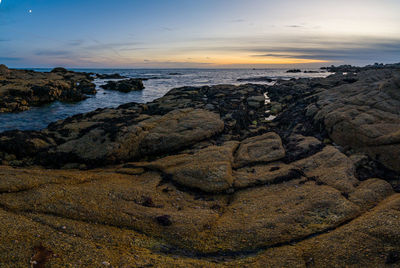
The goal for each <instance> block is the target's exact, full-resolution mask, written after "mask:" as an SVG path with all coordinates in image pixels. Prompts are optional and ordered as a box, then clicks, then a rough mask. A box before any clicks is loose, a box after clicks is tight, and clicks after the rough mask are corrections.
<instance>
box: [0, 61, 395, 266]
mask: <svg viewBox="0 0 400 268" xmlns="http://www.w3.org/2000/svg"><path fill="white" fill-rule="evenodd" d="M56 72H61V70H59V71H56ZM398 74H399V71H398V70H396V69H393V68H388V69H382V70H381V69H379V70H365V71H360V72H358V73H357V74H352V75H350V76H349V75H342V74H335V75H331V76H329V77H328V78H326V79H298V80H292V81H280V82H278V83H277V84H275V85H274V86H262V85H251V84H248V85H242V86H229V85H219V86H212V87H197V88H195V87H184V88H179V89H173V90H171V91H170V92H169V93H168V94H166V95H165V96H164V97H162V98H160V99H158V100H155V101H154V102H151V103H147V104H136V103H128V104H124V105H122V106H120V107H118V108H116V109H98V110H96V111H93V112H91V113H88V114H81V115H76V116H73V117H71V118H68V119H66V120H63V121H58V122H55V123H53V124H51V125H50V126H49V127H48V128H47V129H45V130H43V131H35V132H33V131H28V132H21V131H18V132H15V131H14V132H6V133H2V134H1V135H0V158H1V160H2V164H3V165H2V166H0V223H1V224H0V233H2V236H1V238H0V241H1V243H0V264H1V265H2V266H10V265H14V266H15V265H16V266H27V265H29V263H30V261H36V262H38V263H39V262H40V263H43V265H49V266H51V267H53V266H54V267H59V266H65V265H67V264H68V265H72V266H87V267H101V266H105V265H106V266H112V267H132V266H134V267H136V266H137V267H145V266H156V267H157V266H158V267H346V266H360V267H382V266H385V265H393V266H398V265H400V263H399V258H398V256H399V252H400V244H399V241H400V231H399V230H400V195H399V194H398V193H396V189H397V188H396V187H397V185H398V184H396V183H398V182H399V181H398V178H399V177H398V174H399V173H398V170H397V169H396V166H395V165H394V163H395V161H397V162H398V160H399V155H398V151H397V138H396V137H397V136H396V135H397V132H396V126H397V129H399V128H398V127H399V124H398V122H397V120H399V113H398V109H396V108H398V107H399V106H398V103H397V99H398V96H399V94H400V93H399V92H400V88H399V85H398V80H397V79H398ZM265 93H268V97H269V98H268V99H266V98H265V95H264V94H265ZM276 104H279V105H280V109H278V110H277V111H276V115H277V118H276V119H275V120H273V121H270V120H266V115H267V114H268V112H267V113H266V111H267V110H271V108H272V106H273V105H276ZM383 152H384V153H383ZM17 166H18V167H17ZM50 168H53V169H50Z"/></svg>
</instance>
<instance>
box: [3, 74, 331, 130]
mask: <svg viewBox="0 0 400 268" xmlns="http://www.w3.org/2000/svg"><path fill="white" fill-rule="evenodd" d="M37 70H38V71H50V69H37ZM75 71H82V72H95V73H101V74H111V73H119V74H121V75H123V76H127V77H130V78H135V77H140V78H158V79H150V80H147V81H144V82H143V83H144V85H145V89H144V90H143V91H133V92H130V93H121V92H117V91H109V90H103V89H101V88H99V85H101V84H104V81H105V80H96V81H95V83H96V84H97V90H98V93H97V94H96V95H94V96H89V98H88V99H86V100H84V101H81V102H78V103H61V102H54V103H52V104H50V105H47V106H43V107H37V108H32V109H31V110H29V111H24V112H20V113H13V114H0V132H3V131H7V130H13V129H20V130H39V129H43V128H45V127H46V126H47V125H48V124H49V123H51V122H54V121H57V120H60V119H65V118H67V117H69V116H72V115H75V114H79V113H86V112H90V111H93V110H96V109H97V108H106V107H118V106H119V105H121V104H124V103H128V102H138V103H146V102H150V101H152V100H154V99H156V98H160V97H162V96H163V95H164V94H165V93H166V92H168V91H169V90H170V89H172V88H176V87H182V86H205V85H216V84H245V83H249V82H238V81H237V79H238V78H248V77H264V76H269V77H288V74H287V73H286V70H283V69H260V70H250V69H241V70H238V69H227V70H208V69H130V70H127V69H122V70H118V69H77V70H75ZM327 75H328V73H294V74H290V77H294V78H298V77H324V76H327ZM108 80H109V79H108ZM252 83H255V82H252ZM258 83H262V82H258Z"/></svg>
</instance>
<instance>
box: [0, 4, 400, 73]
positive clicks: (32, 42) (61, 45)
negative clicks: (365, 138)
mask: <svg viewBox="0 0 400 268" xmlns="http://www.w3.org/2000/svg"><path fill="white" fill-rule="evenodd" d="M399 14H400V0H351V1H349V0H346V1H345V0H329V1H327V0H318V1H315V0H279V1H278V0H274V1H272V0H114V1H106V0H69V1H66V0H0V63H3V64H6V65H7V66H10V67H54V66H64V67H70V68H72V67H83V68H85V67H89V68H111V67H112V68H257V67H266V68H271V67H272V68H273V67H277V68H278V67H287V66H293V67H294V66H299V67H300V66H301V67H303V66H308V67H319V66H328V65H331V64H334V65H339V64H356V65H366V64H371V63H375V62H383V63H394V62H400V15H399Z"/></svg>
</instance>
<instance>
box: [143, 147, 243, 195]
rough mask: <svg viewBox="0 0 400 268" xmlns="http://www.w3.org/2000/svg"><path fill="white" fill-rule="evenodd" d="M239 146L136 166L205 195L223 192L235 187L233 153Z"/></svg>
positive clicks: (213, 149)
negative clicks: (168, 177)
mask: <svg viewBox="0 0 400 268" xmlns="http://www.w3.org/2000/svg"><path fill="white" fill-rule="evenodd" d="M237 146H238V142H227V143H226V144H224V145H222V146H209V147H207V148H205V149H202V150H199V151H198V152H196V153H194V154H192V155H190V154H179V155H174V156H168V157H165V158H162V159H160V160H157V161H154V162H151V163H136V164H135V165H137V166H139V167H146V168H150V169H154V170H159V171H162V172H163V173H166V174H168V175H170V176H171V179H172V180H173V181H175V182H177V183H178V184H181V185H184V186H186V187H189V188H196V189H200V190H202V191H205V192H211V193H215V192H221V191H225V190H227V189H229V188H230V187H232V183H233V178H232V162H233V152H234V151H235V149H236V148H237Z"/></svg>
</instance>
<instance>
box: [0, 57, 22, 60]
mask: <svg viewBox="0 0 400 268" xmlns="http://www.w3.org/2000/svg"><path fill="white" fill-rule="evenodd" d="M21 60H23V58H20V57H0V61H21Z"/></svg>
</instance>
